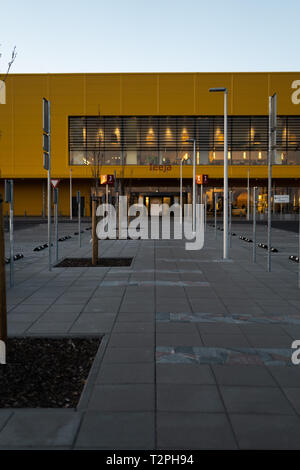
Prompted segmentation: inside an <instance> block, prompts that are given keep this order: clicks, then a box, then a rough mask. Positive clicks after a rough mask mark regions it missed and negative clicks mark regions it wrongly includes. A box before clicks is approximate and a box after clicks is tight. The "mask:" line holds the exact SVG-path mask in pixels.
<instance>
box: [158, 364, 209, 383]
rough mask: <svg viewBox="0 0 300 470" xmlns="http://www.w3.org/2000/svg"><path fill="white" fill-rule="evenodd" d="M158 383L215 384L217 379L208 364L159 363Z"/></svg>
mask: <svg viewBox="0 0 300 470" xmlns="http://www.w3.org/2000/svg"><path fill="white" fill-rule="evenodd" d="M156 382H157V383H158V384H198V385H200V384H201V385H215V383H216V382H215V379H214V376H213V374H212V372H211V369H210V367H209V366H208V365H201V364H157V365H156Z"/></svg>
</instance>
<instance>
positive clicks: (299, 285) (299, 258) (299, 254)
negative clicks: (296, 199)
mask: <svg viewBox="0 0 300 470" xmlns="http://www.w3.org/2000/svg"><path fill="white" fill-rule="evenodd" d="M298 237H299V242H298V244H299V245H298V288H299V289H300V206H299V229H298Z"/></svg>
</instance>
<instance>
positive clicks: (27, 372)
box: [0, 338, 101, 408]
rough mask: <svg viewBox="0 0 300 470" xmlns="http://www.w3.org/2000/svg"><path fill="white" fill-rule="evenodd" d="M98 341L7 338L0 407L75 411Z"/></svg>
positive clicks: (0, 379)
mask: <svg viewBox="0 0 300 470" xmlns="http://www.w3.org/2000/svg"><path fill="white" fill-rule="evenodd" d="M100 341H101V338H9V339H8V341H7V344H6V362H7V364H5V365H0V408H7V407H9V408H75V407H76V405H77V404H78V402H79V399H80V395H81V393H82V390H83V387H84V384H85V382H86V380H87V377H88V374H89V371H90V368H91V366H92V363H93V360H94V357H95V355H96V353H97V350H98V347H99V344H100Z"/></svg>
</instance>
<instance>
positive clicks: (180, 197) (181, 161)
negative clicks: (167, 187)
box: [179, 156, 186, 225]
mask: <svg viewBox="0 0 300 470" xmlns="http://www.w3.org/2000/svg"><path fill="white" fill-rule="evenodd" d="M184 160H186V158H185V156H183V157H182V159H181V160H180V191H179V204H180V225H182V163H183V162H184Z"/></svg>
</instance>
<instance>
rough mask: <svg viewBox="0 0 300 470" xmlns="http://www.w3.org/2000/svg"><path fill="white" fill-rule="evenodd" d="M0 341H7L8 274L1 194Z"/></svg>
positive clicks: (0, 198)
mask: <svg viewBox="0 0 300 470" xmlns="http://www.w3.org/2000/svg"><path fill="white" fill-rule="evenodd" d="M0 340H1V341H3V342H4V343H6V341H7V309H6V274H5V245H4V228H3V199H2V194H0Z"/></svg>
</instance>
